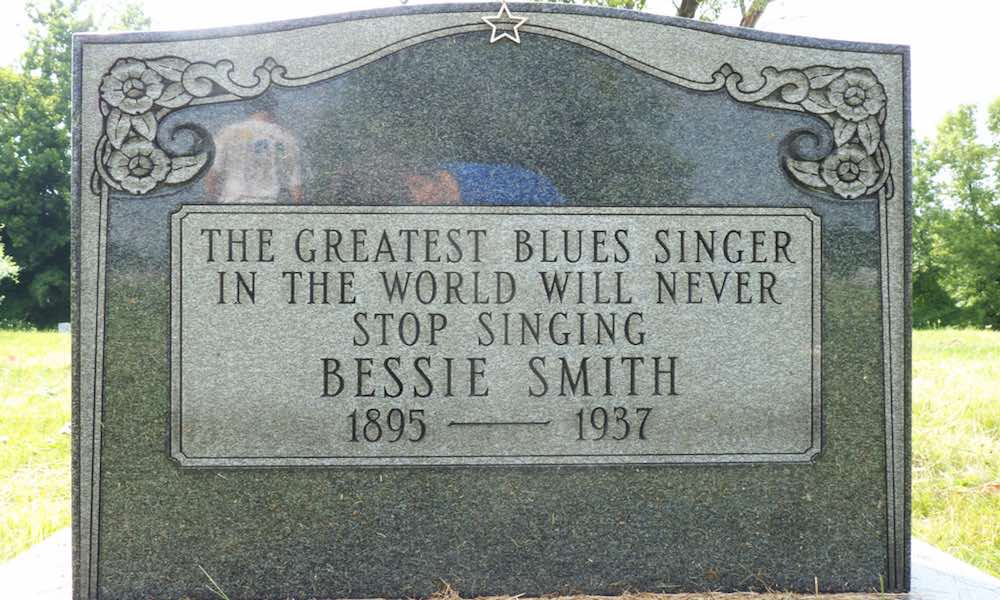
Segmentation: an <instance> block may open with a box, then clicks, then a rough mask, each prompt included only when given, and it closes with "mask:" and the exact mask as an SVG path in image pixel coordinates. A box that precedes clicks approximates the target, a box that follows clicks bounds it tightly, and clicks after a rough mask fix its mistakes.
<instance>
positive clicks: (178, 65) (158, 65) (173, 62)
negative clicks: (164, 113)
mask: <svg viewBox="0 0 1000 600" xmlns="http://www.w3.org/2000/svg"><path fill="white" fill-rule="evenodd" d="M146 64H147V65H148V66H149V68H150V69H153V70H154V71H156V72H157V73H159V74H160V76H161V77H163V78H164V79H166V80H167V81H180V80H181V77H183V76H184V69H187V67H188V65H189V64H190V63H189V62H188V61H186V60H184V59H183V58H177V57H176V56H164V57H162V58H157V59H154V60H147V61H146ZM160 104H163V103H162V102H161V103H160ZM164 106H166V105H164Z"/></svg>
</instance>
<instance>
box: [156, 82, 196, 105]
mask: <svg viewBox="0 0 1000 600" xmlns="http://www.w3.org/2000/svg"><path fill="white" fill-rule="evenodd" d="M191 98H192V96H191V94H189V93H187V92H185V91H184V85H183V84H182V83H181V82H179V81H177V82H174V83H171V84H170V85H168V86H167V87H165V88H163V94H162V95H161V96H160V97H159V99H157V100H156V103H157V104H159V105H160V106H166V107H167V108H178V107H180V106H184V105H185V104H187V103H188V102H190V101H191Z"/></svg>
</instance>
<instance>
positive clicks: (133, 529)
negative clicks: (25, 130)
mask: <svg viewBox="0 0 1000 600" xmlns="http://www.w3.org/2000/svg"><path fill="white" fill-rule="evenodd" d="M859 18H863V15H859ZM74 58H75V71H74V72H75V83H74V91H75V96H74V108H75V117H74V127H75V129H74V153H75V154H74V156H75V162H74V169H75V171H74V177H75V188H74V219H73V227H74V231H73V236H74V269H73V276H74V290H75V292H74V299H75V300H74V301H75V310H74V314H73V326H72V331H73V336H74V358H75V360H74V365H75V366H74V388H73V389H74V395H73V400H74V424H73V435H74V442H75V445H74V448H75V451H74V463H73V464H74V529H73V536H74V548H75V554H74V567H75V577H74V579H75V589H76V591H75V596H76V598H78V599H81V600H83V599H88V600H89V599H97V598H103V599H109V600H110V599H126V598H149V597H156V598H181V597H190V598H212V597H214V596H213V594H214V593H215V592H213V591H212V589H211V588H212V586H216V585H217V586H218V588H220V589H221V590H222V591H223V592H224V593H225V594H226V595H228V597H230V598H248V599H249V598H254V599H285V598H314V597H315V598H338V597H378V596H389V597H402V596H418V595H426V594H428V593H430V592H432V591H434V590H435V589H436V588H437V586H439V585H441V582H447V583H448V584H449V585H451V586H453V587H454V588H455V589H458V590H460V591H461V592H463V593H467V594H495V593H522V592H526V593H557V592H558V593H564V592H587V593H594V594H605V593H615V592H620V591H623V590H644V591H667V592H669V591H682V590H738V589H763V588H765V587H767V588H772V589H788V590H810V591H811V590H813V589H815V588H816V587H817V586H818V588H819V589H821V590H824V591H837V590H860V591H867V590H905V589H907V586H908V582H909V564H908V556H909V542H908V540H909V418H910V417H909V414H910V413H909V389H910V382H909V371H908V368H909V366H908V365H909V351H910V349H909V333H908V332H909V296H908V285H909V252H910V242H909V218H910V217H909V206H910V204H909V183H908V181H909V157H908V145H907V140H908V139H909V130H908V110H909V109H908V86H909V82H908V77H909V75H908V50H907V49H906V48H905V47H899V46H887V45H874V44H859V43H848V42H834V41H824V40H812V39H805V38H796V37H788V36H781V35H773V34H767V33H760V32H756V31H749V30H742V29H733V28H727V27H721V26H715V25H711V24H705V23H699V22H696V21H691V20H681V19H674V18H665V17H655V16H649V15H645V14H641V13H638V12H625V11H614V10H606V9H598V8H591V7H574V6H562V5H546V4H512V5H510V6H509V7H507V6H506V5H501V4H499V3H491V4H463V5H445V6H426V7H400V8H397V9H392V10H384V11H372V12H362V13H352V14H343V15H334V16H329V17H319V18H311V19H304V20H297V21H288V22H283V23H273V24H268V25H259V26H244V27H234V28H230V29H222V30H209V31H199V32H182V33H134V34H115V35H98V34H84V35H79V36H77V37H76V38H75V42H74Z"/></svg>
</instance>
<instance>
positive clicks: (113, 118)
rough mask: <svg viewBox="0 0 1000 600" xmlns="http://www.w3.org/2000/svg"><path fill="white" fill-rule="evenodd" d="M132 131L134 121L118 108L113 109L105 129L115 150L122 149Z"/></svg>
mask: <svg viewBox="0 0 1000 600" xmlns="http://www.w3.org/2000/svg"><path fill="white" fill-rule="evenodd" d="M131 129H132V119H130V118H129V117H128V116H127V115H125V114H124V113H122V111H120V110H118V109H117V108H113V109H111V113H110V114H109V115H108V123H107V125H106V126H105V128H104V131H105V133H107V134H108V141H110V142H111V145H112V146H114V147H115V148H121V147H122V144H123V143H125V138H127V137H128V132H129V131H130V130H131Z"/></svg>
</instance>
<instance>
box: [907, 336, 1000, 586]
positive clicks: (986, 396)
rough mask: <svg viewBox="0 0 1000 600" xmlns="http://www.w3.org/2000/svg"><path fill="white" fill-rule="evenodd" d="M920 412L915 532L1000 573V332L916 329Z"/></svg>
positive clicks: (915, 376) (915, 371)
mask: <svg viewBox="0 0 1000 600" xmlns="http://www.w3.org/2000/svg"><path fill="white" fill-rule="evenodd" d="M913 415H914V416H913V452H914V455H913V534H914V535H916V536H917V537H919V538H922V539H924V540H927V541H928V542H930V543H932V544H934V545H935V546H937V547H938V548H941V549H942V550H944V551H946V552H949V553H951V554H954V555H956V556H958V557H959V558H961V559H963V560H965V561H967V562H970V563H972V564H974V565H976V566H977V567H979V568H980V569H983V570H984V571H987V572H989V573H992V574H994V575H998V576H1000V332H993V331H969V330H965V331H956V330H953V329H941V330H931V331H918V332H915V333H914V336H913Z"/></svg>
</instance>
